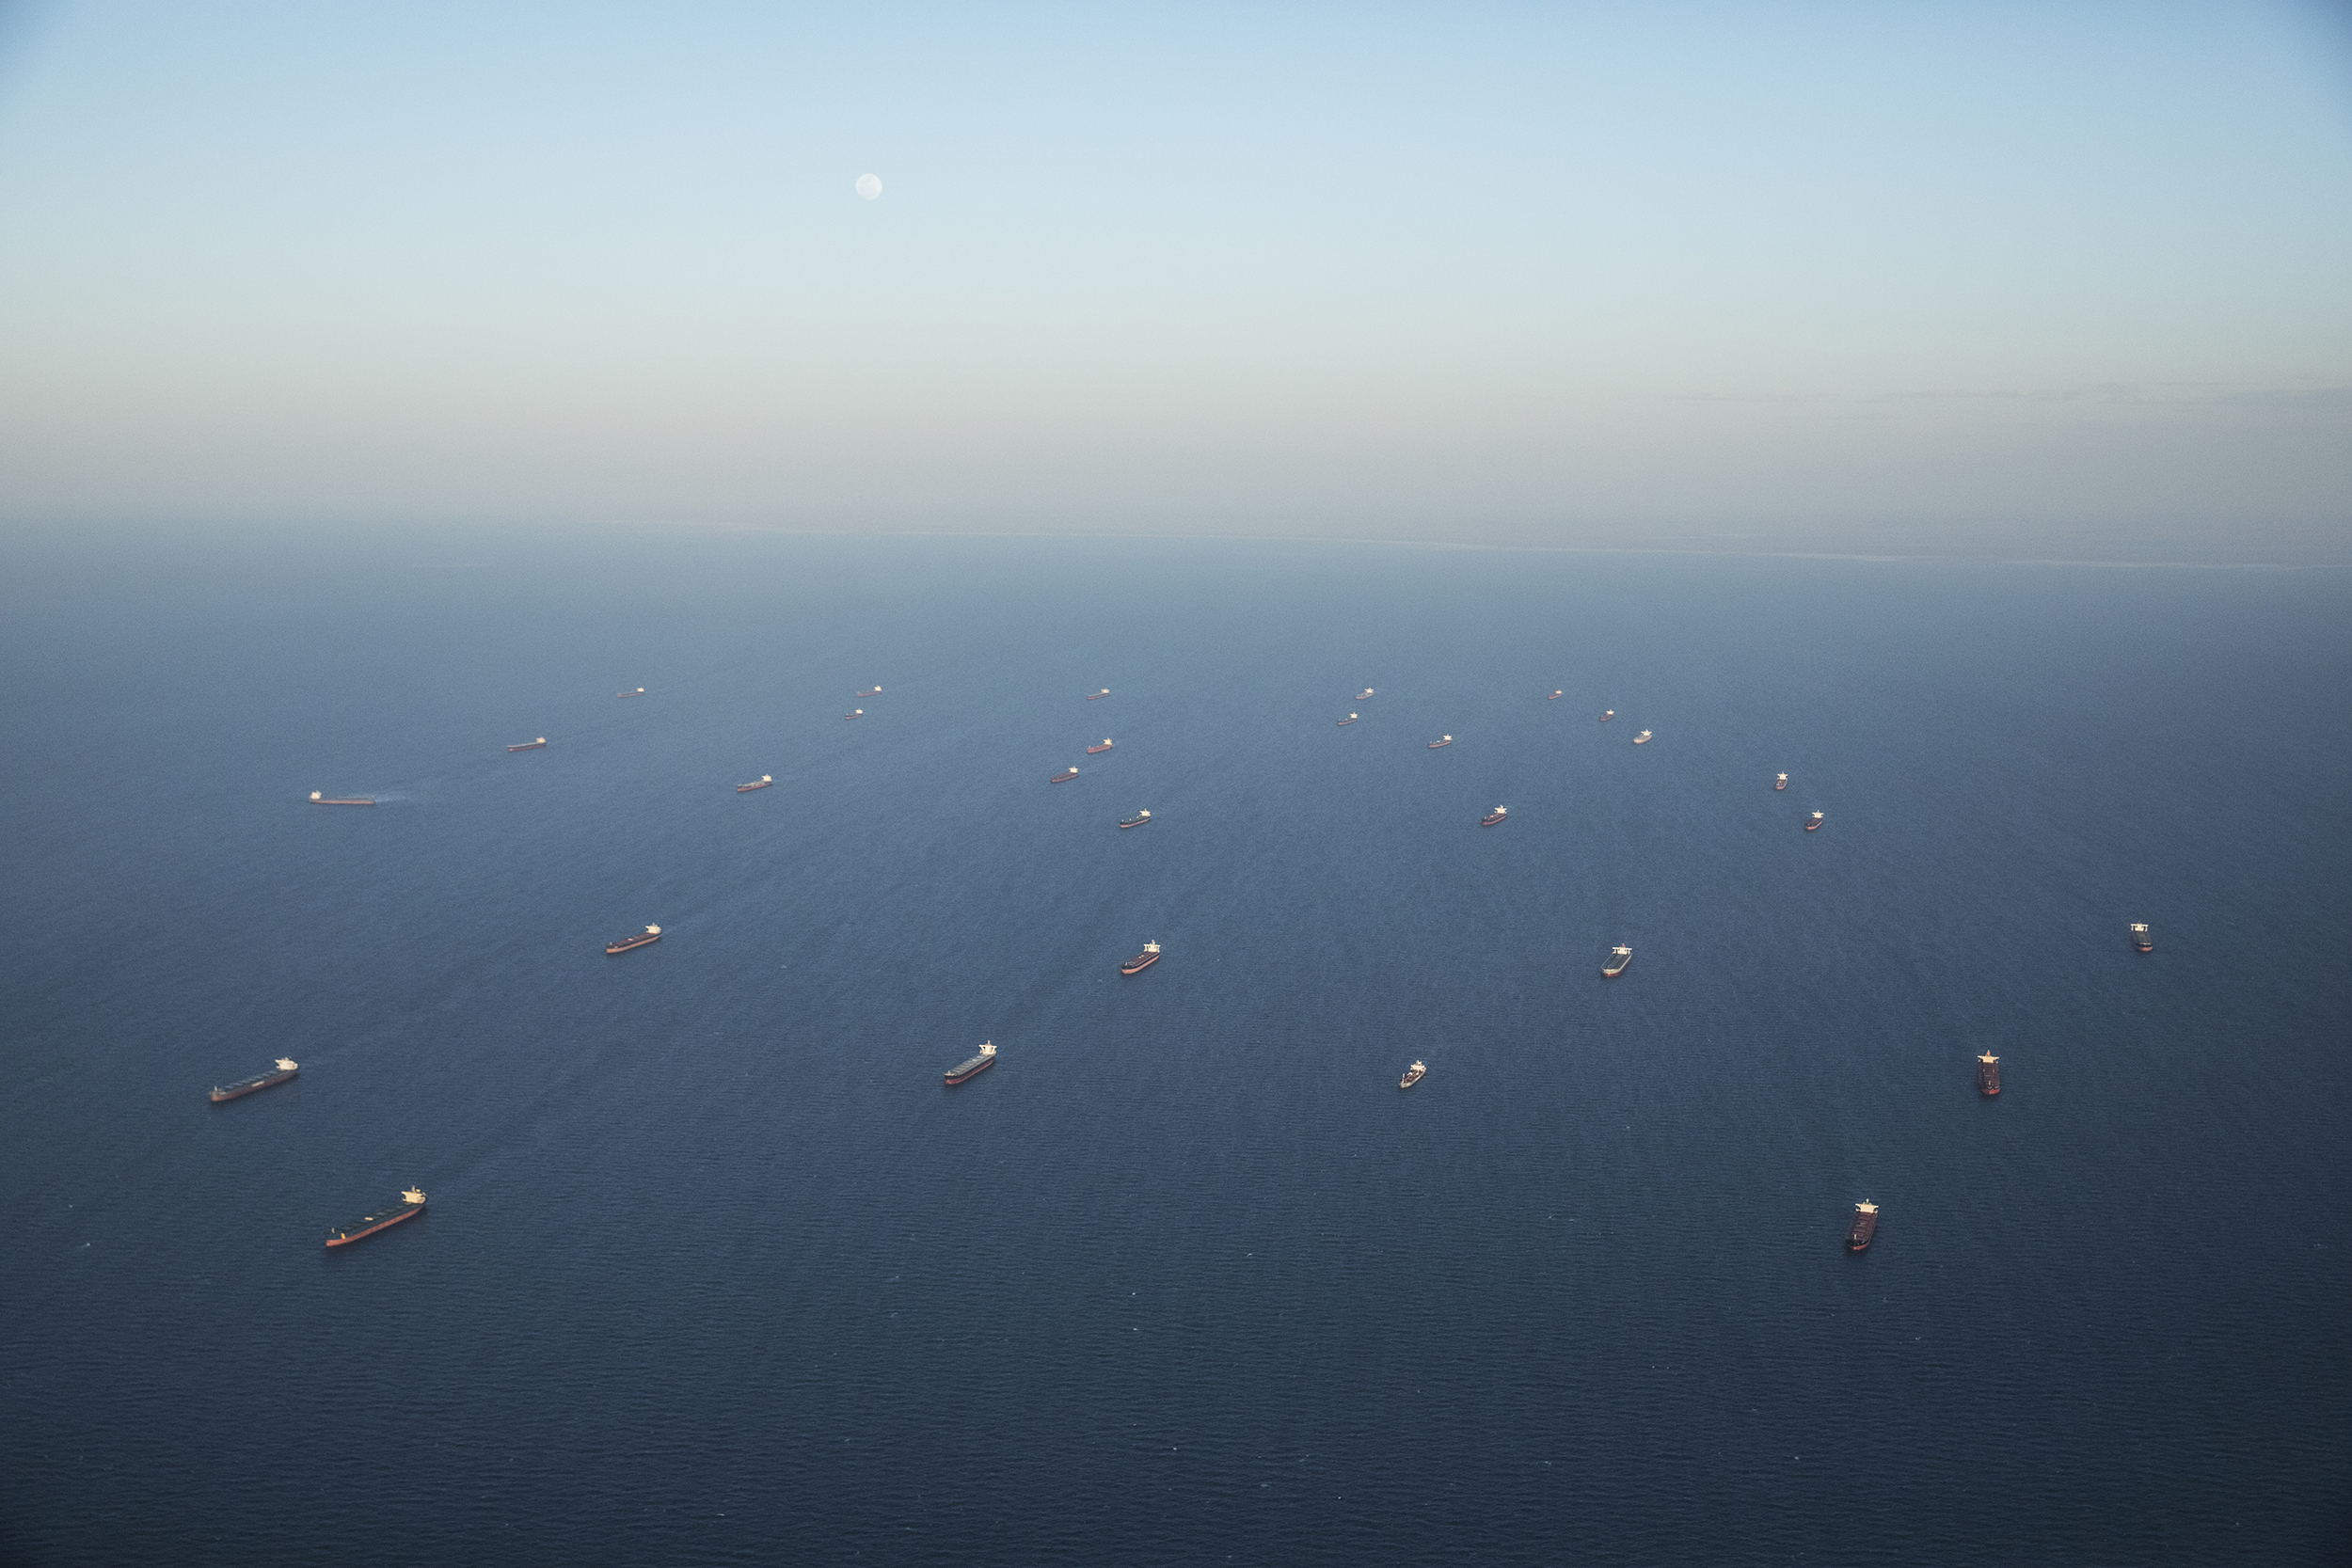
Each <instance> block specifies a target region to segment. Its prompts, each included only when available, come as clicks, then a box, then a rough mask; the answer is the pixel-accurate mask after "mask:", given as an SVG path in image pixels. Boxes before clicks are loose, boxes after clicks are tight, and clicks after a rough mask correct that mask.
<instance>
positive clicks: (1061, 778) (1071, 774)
mask: <svg viewBox="0 0 2352 1568" xmlns="http://www.w3.org/2000/svg"><path fill="white" fill-rule="evenodd" d="M1077 776H1078V770H1077V769H1076V768H1063V769H1062V770H1061V771H1060V772H1058V773H1057V774H1055V775H1054V776H1053V777H1052V778H1050V779H1048V780H1046V781H1045V782H1046V783H1047V784H1068V783H1069V782H1070V781H1071V780H1073V779H1074V778H1076V777H1077Z"/></svg>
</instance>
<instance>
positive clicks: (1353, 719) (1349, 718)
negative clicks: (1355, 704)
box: [1340, 713, 1356, 729]
mask: <svg viewBox="0 0 2352 1568" xmlns="http://www.w3.org/2000/svg"><path fill="white" fill-rule="evenodd" d="M1354 722H1356V716H1355V715H1354V714H1352V713H1351V714H1349V715H1348V716H1347V717H1346V718H1344V719H1343V720H1341V721H1340V728H1342V729H1345V728H1347V726H1348V725H1350V724H1353V723H1354Z"/></svg>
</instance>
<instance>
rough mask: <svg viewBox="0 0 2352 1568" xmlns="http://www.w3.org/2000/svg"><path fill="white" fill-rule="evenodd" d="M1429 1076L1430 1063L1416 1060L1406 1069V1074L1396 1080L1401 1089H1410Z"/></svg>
mask: <svg viewBox="0 0 2352 1568" xmlns="http://www.w3.org/2000/svg"><path fill="white" fill-rule="evenodd" d="M1428 1076H1429V1064H1428V1063H1427V1062H1415V1063H1414V1064H1413V1065H1412V1066H1411V1067H1408V1068H1406V1069H1405V1076H1404V1077H1402V1078H1400V1079H1398V1080H1397V1081H1396V1086H1397V1087H1398V1088H1400V1089H1409V1088H1411V1087H1412V1086H1413V1085H1415V1084H1418V1083H1420V1082H1421V1081H1422V1079H1424V1078H1426V1077H1428Z"/></svg>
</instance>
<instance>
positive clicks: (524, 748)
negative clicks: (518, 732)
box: [506, 735, 548, 752]
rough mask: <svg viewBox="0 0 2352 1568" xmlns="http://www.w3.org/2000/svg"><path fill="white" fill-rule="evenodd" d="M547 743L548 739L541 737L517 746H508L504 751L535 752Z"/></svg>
mask: <svg viewBox="0 0 2352 1568" xmlns="http://www.w3.org/2000/svg"><path fill="white" fill-rule="evenodd" d="M547 743H548V737H547V736H544V735H543V736H540V737H539V738H538V739H536V740H526V741H524V742H523V743H522V744H521V745H519V746H509V747H508V748H506V749H507V750H508V751H510V752H535V751H537V750H538V749H539V748H540V747H542V746H545V745H546V744H547Z"/></svg>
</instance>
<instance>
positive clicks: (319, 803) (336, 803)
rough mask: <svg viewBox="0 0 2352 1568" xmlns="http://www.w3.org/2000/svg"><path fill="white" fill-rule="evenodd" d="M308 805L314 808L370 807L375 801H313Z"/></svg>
mask: <svg viewBox="0 0 2352 1568" xmlns="http://www.w3.org/2000/svg"><path fill="white" fill-rule="evenodd" d="M310 804H312V805H314V806H372V805H373V804H375V801H374V800H371V799H360V798H354V799H351V800H313V801H311V802H310Z"/></svg>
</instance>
